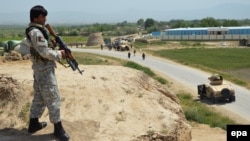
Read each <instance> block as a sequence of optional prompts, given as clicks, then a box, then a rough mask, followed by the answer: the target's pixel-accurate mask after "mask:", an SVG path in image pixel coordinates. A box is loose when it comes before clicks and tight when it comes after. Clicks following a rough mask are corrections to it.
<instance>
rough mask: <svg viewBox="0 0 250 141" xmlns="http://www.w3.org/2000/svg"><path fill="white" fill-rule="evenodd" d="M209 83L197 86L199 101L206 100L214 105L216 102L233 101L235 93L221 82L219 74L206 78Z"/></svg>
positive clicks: (221, 78) (228, 85)
mask: <svg viewBox="0 0 250 141" xmlns="http://www.w3.org/2000/svg"><path fill="white" fill-rule="evenodd" d="M208 80H209V81H210V82H209V83H205V84H201V85H198V86H197V88H198V95H199V97H200V100H203V99H204V98H208V99H210V100H211V102H213V103H216V102H217V101H218V100H222V99H223V100H227V101H229V102H233V101H235V91H234V89H233V88H232V87H231V85H230V84H226V83H224V82H223V77H222V76H221V75H219V74H213V75H212V76H210V77H208Z"/></svg>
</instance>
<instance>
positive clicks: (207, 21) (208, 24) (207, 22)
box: [200, 17, 219, 27]
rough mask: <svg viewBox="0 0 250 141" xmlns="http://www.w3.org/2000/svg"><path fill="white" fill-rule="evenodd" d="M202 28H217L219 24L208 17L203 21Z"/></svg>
mask: <svg viewBox="0 0 250 141" xmlns="http://www.w3.org/2000/svg"><path fill="white" fill-rule="evenodd" d="M200 26H201V27H216V26H219V23H218V22H217V21H216V20H215V19H214V18H213V17H207V18H204V19H202V20H201V23H200Z"/></svg>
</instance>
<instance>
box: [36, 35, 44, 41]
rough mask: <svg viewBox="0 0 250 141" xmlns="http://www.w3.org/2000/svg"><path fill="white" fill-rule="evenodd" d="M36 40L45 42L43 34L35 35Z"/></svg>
mask: <svg viewBox="0 0 250 141" xmlns="http://www.w3.org/2000/svg"><path fill="white" fill-rule="evenodd" d="M37 42H45V39H44V37H43V36H38V37H37Z"/></svg>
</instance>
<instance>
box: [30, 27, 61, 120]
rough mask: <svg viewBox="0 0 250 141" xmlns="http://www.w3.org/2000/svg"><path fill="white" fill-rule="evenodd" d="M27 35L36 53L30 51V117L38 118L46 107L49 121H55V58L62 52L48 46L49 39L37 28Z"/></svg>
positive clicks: (57, 100) (57, 117) (57, 103)
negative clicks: (32, 93) (31, 80)
mask: <svg viewBox="0 0 250 141" xmlns="http://www.w3.org/2000/svg"><path fill="white" fill-rule="evenodd" d="M29 26H33V27H34V26H35V27H40V28H41V27H42V28H45V27H43V26H42V25H39V24H35V23H30V25H29ZM28 36H29V37H30V47H31V48H32V49H35V51H36V52H37V53H38V55H34V54H33V55H32V53H31V61H32V63H33V64H32V69H33V72H34V75H33V77H34V84H33V87H34V98H33V101H32V105H31V109H30V118H40V117H41V116H42V114H43V112H44V110H45V107H47V108H48V111H49V118H50V121H51V122H52V123H57V122H59V121H61V119H60V94H59V90H58V86H57V81H56V76H55V67H56V63H55V60H60V59H62V54H61V52H60V51H57V50H53V49H52V48H50V47H48V41H49V40H47V39H45V36H44V34H43V33H42V32H41V31H40V30H39V29H38V28H33V29H32V30H31V31H29V32H28Z"/></svg>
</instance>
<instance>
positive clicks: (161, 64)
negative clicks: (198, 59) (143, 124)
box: [73, 49, 250, 121]
mask: <svg viewBox="0 0 250 141" xmlns="http://www.w3.org/2000/svg"><path fill="white" fill-rule="evenodd" d="M73 51H79V52H89V53H95V54H102V55H107V56H112V57H116V58H122V59H127V60H128V57H127V52H117V51H109V50H95V49H73ZM130 60H131V61H134V62H136V63H139V64H141V65H144V66H146V67H149V68H151V69H152V70H156V71H158V72H160V73H162V74H164V75H166V76H168V77H170V78H172V79H174V80H176V81H178V82H180V83H182V84H184V85H185V86H187V87H189V88H193V90H194V91H197V85H198V84H202V83H205V82H208V79H207V77H208V76H210V75H211V74H209V73H206V72H203V71H200V70H197V69H194V68H191V67H187V66H184V65H180V64H177V63H174V62H172V61H169V60H165V59H160V58H156V57H152V56H150V57H149V56H147V55H146V59H145V60H142V57H141V54H136V56H134V54H133V53H132V54H131V57H130ZM229 83H230V82H229ZM231 84H232V83H231ZM232 86H233V88H234V89H235V92H236V102H233V103H224V104H218V106H221V107H223V108H225V109H227V110H229V111H231V112H233V113H235V114H237V115H238V116H241V117H243V118H245V119H247V120H248V121H250V90H248V89H246V88H243V87H241V86H238V85H235V84H232Z"/></svg>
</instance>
